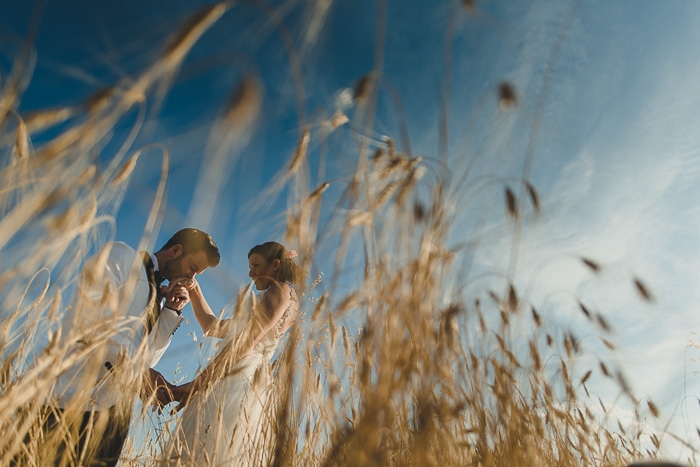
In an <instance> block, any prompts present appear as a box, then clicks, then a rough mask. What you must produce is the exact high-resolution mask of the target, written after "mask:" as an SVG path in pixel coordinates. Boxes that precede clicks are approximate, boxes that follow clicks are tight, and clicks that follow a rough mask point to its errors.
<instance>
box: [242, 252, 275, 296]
mask: <svg viewBox="0 0 700 467" xmlns="http://www.w3.org/2000/svg"><path fill="white" fill-rule="evenodd" d="M277 263H279V261H277V260H274V261H272V262H270V263H268V262H267V261H265V258H263V257H262V256H260V255H259V254H257V253H253V254H252V255H250V258H248V269H249V271H248V276H249V277H250V278H251V279H253V282H255V288H256V289H258V290H266V289H267V288H268V287H270V286H271V285H272V282H273V281H274V278H275V277H276V276H277V269H276V267H275V266H276V264H277Z"/></svg>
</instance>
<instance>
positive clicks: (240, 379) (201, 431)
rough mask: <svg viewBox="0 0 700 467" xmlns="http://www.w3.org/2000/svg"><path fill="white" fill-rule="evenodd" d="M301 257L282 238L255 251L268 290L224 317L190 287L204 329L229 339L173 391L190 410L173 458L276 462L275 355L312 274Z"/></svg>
mask: <svg viewBox="0 0 700 467" xmlns="http://www.w3.org/2000/svg"><path fill="white" fill-rule="evenodd" d="M295 256H296V252H294V251H293V250H291V251H290V250H287V249H286V248H285V247H284V246H283V245H281V244H279V243H277V242H267V243H263V244H262V245H256V246H255V247H253V248H252V249H251V250H250V252H249V253H248V265H249V268H250V272H249V273H248V275H249V276H250V277H251V278H252V279H253V282H254V284H255V287H256V289H257V290H260V291H263V293H262V294H261V295H260V296H259V300H258V302H257V303H253V304H252V306H250V307H248V308H246V307H242V306H240V303H242V300H240V299H239V306H238V307H237V310H236V316H235V317H234V318H233V319H230V320H220V319H218V318H217V317H216V315H215V314H214V313H213V312H212V310H211V308H210V307H209V305H208V304H207V302H206V300H205V299H204V296H203V294H202V291H201V289H200V288H199V285H198V284H195V286H194V288H193V289H192V291H190V301H191V303H192V308H193V309H194V312H195V317H196V318H197V321H198V322H199V324H200V325H201V326H202V329H203V330H204V331H205V332H206V333H207V335H209V336H214V337H224V339H223V340H222V341H221V343H220V347H219V348H220V350H219V352H218V354H217V355H216V357H214V359H213V360H212V361H211V363H210V364H209V365H208V366H207V367H206V368H205V369H204V371H203V372H202V373H200V374H199V375H198V376H197V377H196V378H195V379H194V380H192V381H191V382H190V383H186V384H183V385H181V386H178V387H176V388H175V390H174V391H173V399H174V400H176V401H179V402H180V403H179V404H178V406H177V407H176V409H177V410H181V409H183V408H184V409H185V410H184V412H183V415H182V420H181V423H180V424H179V426H178V429H177V431H176V432H175V434H174V442H173V445H172V447H171V449H170V451H169V452H168V455H169V456H170V457H169V459H168V461H169V463H170V465H183V466H185V465H186V466H212V467H214V466H227V467H228V466H232V465H236V466H241V465H256V466H257V465H266V464H268V463H269V462H270V461H271V457H272V445H273V442H274V431H275V429H276V427H275V424H274V420H273V414H274V403H275V401H274V397H273V396H274V394H273V393H272V388H273V380H272V375H271V372H270V359H271V358H272V356H273V354H274V353H275V350H276V349H277V345H278V343H279V341H280V338H281V337H282V335H283V334H284V333H285V332H286V331H287V330H288V329H289V328H290V327H291V326H292V324H293V323H294V320H295V319H296V315H297V311H298V309H299V302H298V299H297V295H296V292H295V290H294V288H293V287H292V284H296V283H299V282H302V281H303V279H304V277H305V275H306V273H305V272H304V271H303V270H302V269H301V268H300V267H299V266H297V265H296V263H295V262H294V259H293V258H294V257H295ZM246 309H247V310H248V311H247V312H246V311H245V310H246Z"/></svg>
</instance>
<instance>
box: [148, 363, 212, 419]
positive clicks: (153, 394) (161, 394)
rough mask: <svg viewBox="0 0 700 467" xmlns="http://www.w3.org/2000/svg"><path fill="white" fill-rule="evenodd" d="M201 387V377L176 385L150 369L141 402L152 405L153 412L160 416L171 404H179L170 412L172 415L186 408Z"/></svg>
mask: <svg viewBox="0 0 700 467" xmlns="http://www.w3.org/2000/svg"><path fill="white" fill-rule="evenodd" d="M201 385H202V378H201V377H197V378H195V379H194V380H192V381H190V382H188V383H184V384H180V385H176V384H172V383H169V382H168V381H167V380H166V379H165V378H164V377H163V375H162V374H160V373H159V372H157V371H156V370H153V369H149V375H148V377H147V378H146V384H144V385H143V387H142V390H141V400H143V403H144V404H147V405H150V408H151V411H158V414H162V413H163V409H164V408H165V407H166V406H167V405H169V404H170V403H172V402H177V403H178V404H177V405H176V406H175V407H173V408H172V409H171V410H170V414H174V413H177V412H179V411H180V410H182V409H184V408H185V406H186V405H187V404H188V403H189V401H190V399H191V398H192V396H193V395H194V394H195V393H197V392H198V391H199V390H200V389H201Z"/></svg>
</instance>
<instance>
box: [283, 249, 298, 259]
mask: <svg viewBox="0 0 700 467" xmlns="http://www.w3.org/2000/svg"><path fill="white" fill-rule="evenodd" d="M286 257H287V259H294V258H296V257H297V252H296V251H295V250H287V254H286Z"/></svg>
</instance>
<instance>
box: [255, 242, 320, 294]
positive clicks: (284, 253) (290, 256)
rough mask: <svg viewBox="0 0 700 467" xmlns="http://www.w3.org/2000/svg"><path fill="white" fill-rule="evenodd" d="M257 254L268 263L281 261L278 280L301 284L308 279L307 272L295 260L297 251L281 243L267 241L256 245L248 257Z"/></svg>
mask: <svg viewBox="0 0 700 467" xmlns="http://www.w3.org/2000/svg"><path fill="white" fill-rule="evenodd" d="M255 254H257V255H260V256H261V257H262V258H263V259H264V260H265V261H267V262H268V263H271V262H272V261H274V260H276V259H278V260H279V261H280V273H279V276H277V280H279V281H280V282H291V283H292V284H296V285H301V283H302V282H303V281H304V279H306V275H307V272H306V271H304V270H303V269H302V268H301V267H300V266H298V265H297V263H296V262H294V258H295V257H296V255H297V252H296V251H294V250H287V249H286V248H285V247H284V245H282V244H281V243H277V242H265V243H263V244H261V245H255V246H254V247H253V248H251V249H250V251H249V252H248V258H250V256H251V255H255Z"/></svg>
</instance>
